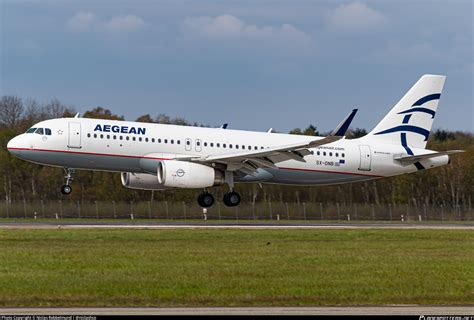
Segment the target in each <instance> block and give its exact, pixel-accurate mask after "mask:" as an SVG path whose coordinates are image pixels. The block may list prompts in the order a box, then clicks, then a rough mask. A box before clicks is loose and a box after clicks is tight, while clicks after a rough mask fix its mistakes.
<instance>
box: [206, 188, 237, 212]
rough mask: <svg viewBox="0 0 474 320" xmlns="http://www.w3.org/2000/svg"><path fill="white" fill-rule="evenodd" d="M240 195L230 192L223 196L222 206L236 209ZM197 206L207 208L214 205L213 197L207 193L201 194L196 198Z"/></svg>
mask: <svg viewBox="0 0 474 320" xmlns="http://www.w3.org/2000/svg"><path fill="white" fill-rule="evenodd" d="M240 199H241V198H240V194H238V193H237V192H235V191H230V192H227V193H226V194H224V199H223V200H224V204H225V205H226V206H228V207H236V206H238V205H239V204H240ZM197 202H198V204H199V205H200V206H201V207H203V208H209V207H211V206H212V205H213V204H214V197H213V196H212V194H210V193H209V192H207V191H204V192H203V193H201V194H200V195H199V196H198V198H197Z"/></svg>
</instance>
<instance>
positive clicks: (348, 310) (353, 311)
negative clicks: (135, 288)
mask: <svg viewBox="0 0 474 320" xmlns="http://www.w3.org/2000/svg"><path fill="white" fill-rule="evenodd" d="M33 314H35V315H38V314H41V315H439V316H450V315H451V316H452V315H471V316H472V315H474V306H418V305H402V306H400V305H395V306H376V307H373V306H361V307H288V308H282V307H268V308H267V307H262V308H241V307H231V308H1V309H0V316H1V315H33Z"/></svg>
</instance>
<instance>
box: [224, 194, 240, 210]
mask: <svg viewBox="0 0 474 320" xmlns="http://www.w3.org/2000/svg"><path fill="white" fill-rule="evenodd" d="M224 204H225V205H226V206H228V207H235V206H238V205H239V204H240V195H239V194H238V193H237V192H228V193H226V194H225V195H224Z"/></svg>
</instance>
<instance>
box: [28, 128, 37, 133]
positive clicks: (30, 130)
mask: <svg viewBox="0 0 474 320" xmlns="http://www.w3.org/2000/svg"><path fill="white" fill-rule="evenodd" d="M35 131H36V128H29V129H28V130H26V133H33V132H35Z"/></svg>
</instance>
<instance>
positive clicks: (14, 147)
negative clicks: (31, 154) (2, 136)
mask: <svg viewBox="0 0 474 320" xmlns="http://www.w3.org/2000/svg"><path fill="white" fill-rule="evenodd" d="M19 140H20V139H19V137H18V136H17V137H14V138H13V139H11V140H10V141H8V143H7V149H8V152H10V153H11V154H13V155H15V156H18V155H20V152H21V146H20V143H19Z"/></svg>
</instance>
